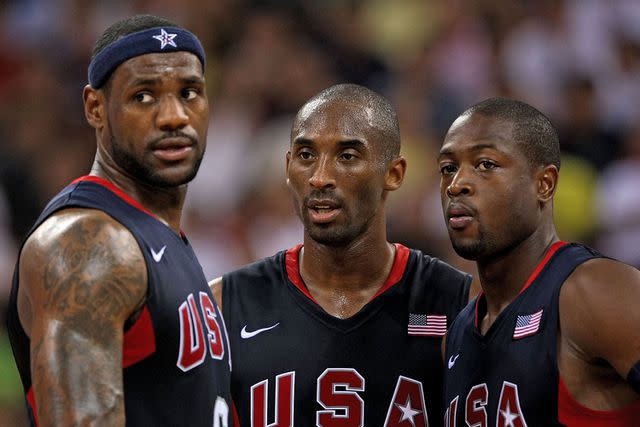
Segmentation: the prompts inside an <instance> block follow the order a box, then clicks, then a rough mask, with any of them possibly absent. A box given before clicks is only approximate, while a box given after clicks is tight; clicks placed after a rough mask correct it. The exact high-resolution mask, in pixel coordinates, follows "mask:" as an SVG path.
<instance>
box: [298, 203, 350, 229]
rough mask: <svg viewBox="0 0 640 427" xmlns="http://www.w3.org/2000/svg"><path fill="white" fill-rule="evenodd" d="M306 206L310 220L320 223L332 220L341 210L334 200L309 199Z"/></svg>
mask: <svg viewBox="0 0 640 427" xmlns="http://www.w3.org/2000/svg"><path fill="white" fill-rule="evenodd" d="M306 207H307V211H308V212H309V218H310V219H311V221H313V222H315V223H321V224H322V223H327V222H331V221H333V220H334V219H335V218H336V217H337V216H338V215H339V214H340V211H341V210H342V209H341V208H340V205H339V204H338V203H337V202H335V201H334V200H311V201H309V202H308V203H307V204H306Z"/></svg>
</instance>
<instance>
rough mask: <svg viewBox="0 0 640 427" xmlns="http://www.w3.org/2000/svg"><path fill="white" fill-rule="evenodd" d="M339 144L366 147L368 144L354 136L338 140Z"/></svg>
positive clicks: (342, 146) (343, 146)
mask: <svg viewBox="0 0 640 427" xmlns="http://www.w3.org/2000/svg"><path fill="white" fill-rule="evenodd" d="M338 146H339V147H340V148H364V147H366V146H367V144H365V143H364V141H361V140H359V139H355V138H354V139H346V140H344V141H340V142H338Z"/></svg>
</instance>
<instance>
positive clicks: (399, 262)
mask: <svg viewBox="0 0 640 427" xmlns="http://www.w3.org/2000/svg"><path fill="white" fill-rule="evenodd" d="M395 247H396V257H395V259H394V260H393V266H392V267H391V272H390V273H389V276H388V277H387V280H386V281H385V282H384V285H382V287H381V288H380V289H378V292H376V294H375V295H374V296H373V298H371V300H373V299H374V298H376V297H377V296H379V295H381V294H383V293H384V292H386V291H387V289H389V288H390V287H392V286H393V285H395V284H396V283H398V282H399V281H400V279H402V276H403V275H404V270H405V268H406V267H407V261H409V248H407V247H406V246H403V245H401V244H399V243H396V244H395Z"/></svg>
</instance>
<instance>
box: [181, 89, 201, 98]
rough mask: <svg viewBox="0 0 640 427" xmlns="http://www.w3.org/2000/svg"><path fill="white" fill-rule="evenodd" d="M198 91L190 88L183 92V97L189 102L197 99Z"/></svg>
mask: <svg viewBox="0 0 640 427" xmlns="http://www.w3.org/2000/svg"><path fill="white" fill-rule="evenodd" d="M198 93H199V92H198V90H196V89H193V88H189V89H185V90H183V91H182V97H183V98H184V99H186V100H188V101H190V100H192V99H195V98H196V97H197V96H198Z"/></svg>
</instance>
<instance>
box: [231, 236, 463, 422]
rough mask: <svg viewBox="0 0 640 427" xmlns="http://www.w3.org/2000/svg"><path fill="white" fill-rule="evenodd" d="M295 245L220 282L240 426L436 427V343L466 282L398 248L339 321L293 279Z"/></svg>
mask: <svg viewBox="0 0 640 427" xmlns="http://www.w3.org/2000/svg"><path fill="white" fill-rule="evenodd" d="M300 249H301V246H297V247H296V248H293V249H290V250H288V251H283V252H280V253H278V254H276V255H275V256H273V257H270V258H266V259H264V260H261V261H258V262H256V263H254V264H251V265H249V266H246V267H244V268H241V269H240V270H237V271H235V272H232V273H230V274H227V275H225V276H223V291H222V306H223V312H224V313H225V316H226V320H227V326H228V330H229V339H230V341H231V347H232V348H233V372H232V378H231V390H232V397H233V401H234V404H235V407H236V410H237V414H238V417H239V421H240V422H239V424H240V425H241V426H251V427H265V426H279V427H280V426H294V425H295V426H338V425H340V426H368V427H374V426H380V427H382V426H403V427H417V426H422V427H424V426H426V425H430V426H431V427H433V426H438V425H440V424H441V422H442V417H441V411H442V404H441V402H442V397H441V396H442V369H443V367H442V357H441V342H442V336H443V335H444V333H445V330H446V327H447V324H448V322H450V321H451V320H452V319H453V318H454V317H455V316H456V314H457V313H458V312H459V311H460V310H461V308H462V307H464V305H465V304H466V302H467V300H468V292H469V284H470V281H471V278H470V276H468V275H467V274H464V273H461V272H459V271H458V270H455V269H454V268H452V267H450V266H449V265H447V264H445V263H443V262H441V261H438V260H437V259H434V258H430V257H428V256H425V255H423V254H421V253H420V252H418V251H415V250H409V249H407V248H406V247H404V246H402V245H396V257H395V261H394V265H393V267H392V270H391V273H390V275H389V277H388V278H387V280H386V283H385V284H384V285H383V286H382V287H381V289H380V291H379V292H378V293H377V295H376V296H375V297H374V298H373V299H372V300H371V301H370V302H369V303H368V304H366V305H365V306H364V307H363V308H362V309H361V310H360V311H359V312H358V313H356V314H355V315H354V316H352V317H350V318H348V319H338V318H336V317H333V316H331V315H329V314H328V313H326V312H325V311H324V310H323V309H322V308H321V307H320V306H319V305H318V304H317V303H316V302H315V301H314V300H313V297H312V296H311V294H310V293H309V292H308V290H307V288H306V286H305V285H304V283H303V281H302V278H301V277H300V273H299V265H298V256H299V252H300Z"/></svg>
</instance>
